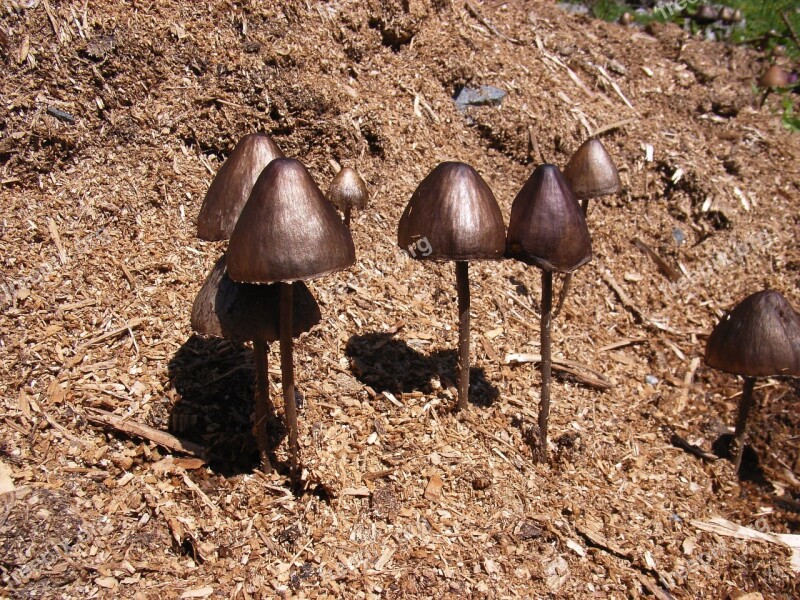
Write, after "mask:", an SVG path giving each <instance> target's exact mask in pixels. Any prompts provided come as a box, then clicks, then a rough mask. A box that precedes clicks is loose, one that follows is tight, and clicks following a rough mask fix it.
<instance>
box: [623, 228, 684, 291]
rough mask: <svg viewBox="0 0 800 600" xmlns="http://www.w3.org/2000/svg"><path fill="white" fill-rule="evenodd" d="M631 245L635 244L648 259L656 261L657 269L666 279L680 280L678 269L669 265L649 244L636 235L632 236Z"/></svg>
mask: <svg viewBox="0 0 800 600" xmlns="http://www.w3.org/2000/svg"><path fill="white" fill-rule="evenodd" d="M633 245H634V246H636V247H637V248H638V249H639V250H641V251H642V252H644V253H645V254H646V255H647V256H649V257H650V259H651V260H652V261H653V262H654V263H656V265H657V266H658V268H659V270H660V271H661V272H662V273H663V274H664V275H666V276H667V279H669V280H670V281H672V282H673V283H674V282H677V281H680V280H681V278H682V277H683V275H681V273H680V271H678V270H677V269H676V268H675V267H673V266H672V265H670V264H669V263H668V262H667V261H666V260H664V259H663V258H661V256H659V254H658V253H657V252H656V251H655V250H653V249H652V248H651V247H650V246H648V245H647V244H645V243H644V242H643V241H642V240H640V239H639V238H638V237H635V238H633Z"/></svg>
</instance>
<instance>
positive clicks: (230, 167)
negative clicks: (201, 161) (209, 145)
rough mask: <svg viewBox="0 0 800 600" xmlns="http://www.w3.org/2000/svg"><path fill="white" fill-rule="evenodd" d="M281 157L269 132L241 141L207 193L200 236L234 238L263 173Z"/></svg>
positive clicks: (201, 208)
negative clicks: (271, 163) (242, 215)
mask: <svg viewBox="0 0 800 600" xmlns="http://www.w3.org/2000/svg"><path fill="white" fill-rule="evenodd" d="M282 156H283V152H281V151H280V149H279V148H278V146H277V145H276V144H275V142H274V141H272V138H271V137H269V136H268V135H267V134H266V133H251V134H248V135H246V136H244V137H243V138H242V139H240V140H239V142H238V143H237V144H236V147H235V148H234V149H233V151H232V152H231V154H230V156H228V159H227V160H226V161H225V162H224V163H223V165H222V167H220V169H219V171H218V172H217V174H216V176H215V177H214V180H213V181H212V182H211V185H210V186H209V188H208V191H207V192H206V196H205V198H204V199H203V204H202V206H201V207H200V214H199V216H198V217H197V237H199V238H200V239H202V240H206V241H209V242H215V241H218V240H226V239H228V238H229V237H231V234H232V233H233V228H234V226H235V225H236V221H237V220H238V219H239V213H241V212H242V208H243V207H244V205H245V203H246V202H247V198H248V197H249V196H250V191H251V190H252V189H253V185H254V184H255V182H256V179H258V176H259V175H260V174H261V171H263V170H264V167H266V166H267V165H268V164H269V162H270V161H271V160H273V159H275V158H280V157H282Z"/></svg>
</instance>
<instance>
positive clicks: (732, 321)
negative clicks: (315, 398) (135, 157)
mask: <svg viewBox="0 0 800 600" xmlns="http://www.w3.org/2000/svg"><path fill="white" fill-rule="evenodd" d="M621 190H622V184H621V181H620V177H619V173H618V171H617V168H616V167H615V166H614V163H613V160H612V159H611V156H610V155H609V153H608V151H607V150H606V148H605V147H604V146H603V144H602V143H601V142H600V141H599V140H598V139H596V138H591V139H589V140H587V141H586V142H584V143H583V144H582V145H581V146H580V147H579V148H578V149H577V151H576V152H575V153H574V155H573V156H572V157H571V159H570V160H569V162H568V163H567V165H566V166H565V169H564V172H563V174H562V172H561V171H560V170H559V168H558V167H557V166H556V165H553V164H542V165H539V166H537V167H536V168H535V169H534V170H533V172H532V173H531V175H530V176H529V178H528V179H527V181H526V182H525V183H524V185H523V186H522V187H521V189H520V190H519V192H518V193H517V194H516V196H515V198H514V200H513V203H512V205H511V213H510V219H509V222H508V228H507V229H506V225H505V222H504V220H503V215H502V212H501V210H500V206H499V205H498V203H497V200H496V199H495V196H494V194H493V193H492V190H491V189H490V187H489V185H488V184H487V183H486V181H484V179H483V178H482V177H481V175H480V174H479V173H478V172H477V171H476V170H475V169H474V168H473V167H471V166H470V165H467V164H465V163H462V162H443V163H440V164H438V165H437V166H436V167H435V168H434V169H433V170H431V171H430V172H429V173H428V175H427V176H426V177H425V178H424V179H423V180H422V181H421V182H420V183H419V185H418V186H417V187H416V189H415V190H414V192H413V193H412V195H411V197H410V200H409V202H408V204H407V205H406V207H405V210H404V211H403V213H402V216H401V217H400V220H399V223H398V229H397V243H398V245H399V247H400V248H401V249H403V250H405V251H406V252H407V253H408V255H410V256H411V257H412V258H414V259H418V260H423V261H453V262H454V263H455V276H456V292H457V308H458V337H459V340H458V354H457V355H458V361H457V394H458V397H457V403H456V405H455V407H454V408H455V410H459V411H463V410H464V409H466V408H467V407H468V403H469V389H470V387H469V386H470V321H471V319H470V286H469V263H470V261H474V260H495V261H496V260H502V259H514V260H518V261H520V262H522V263H524V264H526V265H531V266H535V267H537V268H539V269H540V270H541V288H542V292H541V294H542V296H541V330H540V333H541V358H540V360H539V363H540V372H541V382H540V385H541V395H540V403H539V413H538V421H537V425H538V436H537V440H536V443H535V444H534V446H535V448H534V456H535V457H536V458H537V459H538V460H541V461H547V459H548V424H549V412H550V399H551V395H550V386H551V371H552V342H551V325H552V319H553V315H554V312H553V274H554V273H563V274H565V281H564V285H563V286H562V290H561V298H560V301H559V304H558V307H557V308H556V311H555V314H557V312H558V308H560V306H561V304H563V301H564V298H565V297H566V294H567V290H568V289H569V282H570V278H571V276H572V274H573V273H574V272H575V271H576V270H577V269H579V268H580V267H581V266H583V265H585V264H587V263H588V262H589V261H590V260H591V259H592V242H591V237H590V234H589V228H588V225H587V220H586V215H587V212H588V202H589V200H590V199H591V198H597V197H600V196H606V195H611V194H618V193H620V192H621ZM368 197H369V194H368V192H367V189H366V185H365V183H364V180H363V179H362V178H361V176H360V175H359V174H358V172H357V171H355V169H352V168H348V167H345V168H343V169H341V170H340V171H339V172H338V173H337V175H336V176H335V177H334V179H333V181H332V182H331V184H330V188H329V190H328V194H327V199H326V197H325V196H323V194H322V192H321V191H320V189H319V188H318V187H317V185H316V183H315V182H314V180H313V179H312V177H311V175H310V174H309V172H308V171H307V170H306V168H305V167H304V166H303V164H302V163H301V162H300V161H298V160H296V159H291V158H284V157H283V155H282V153H281V152H280V150H279V149H278V148H277V146H276V145H275V144H274V142H273V141H272V140H271V139H270V138H269V136H267V135H266V134H253V135H249V136H245V137H244V138H243V139H242V140H241V141H240V142H239V144H237V146H236V148H235V149H234V151H233V152H232V154H231V156H230V157H229V159H228V160H227V161H226V162H225V164H224V165H223V166H222V168H221V169H220V171H219V173H218V175H217V176H216V178H215V179H214V181H213V182H212V184H211V187H210V188H209V191H208V194H207V195H206V198H205V200H204V203H203V206H202V208H201V210H200V216H199V218H198V235H199V236H200V237H201V238H203V239H207V240H223V239H228V238H230V242H229V247H228V250H227V253H226V254H225V255H223V256H222V257H220V258H219V259H218V260H217V262H216V264H215V266H214V268H213V269H212V271H211V273H210V274H209V275H208V277H207V279H206V281H205V283H204V284H203V286H202V288H201V289H200V292H199V293H198V295H197V298H196V299H195V302H194V306H193V308H192V327H193V328H194V329H195V331H197V332H198V333H201V334H203V335H210V336H218V337H226V338H230V339H233V340H239V341H250V342H252V343H253V351H254V357H255V364H256V410H255V433H256V439H257V442H258V449H259V454H260V458H261V466H262V469H264V470H269V469H271V468H272V462H273V454H272V452H271V446H270V439H269V431H270V430H273V429H274V425H275V422H276V419H277V416H276V410H275V407H274V405H273V403H272V402H271V400H270V398H269V394H268V386H267V350H268V345H269V343H271V342H274V341H276V340H278V341H280V352H281V382H282V389H283V406H284V412H285V419H286V426H287V429H288V448H289V452H288V453H289V471H290V476H291V480H292V482H293V483H294V484H295V485H298V484H299V483H300V479H301V477H300V461H299V441H298V426H297V407H296V399H295V390H294V367H293V338H294V337H297V336H299V335H300V334H302V333H304V332H307V331H309V330H310V329H311V328H312V327H313V326H314V325H315V324H317V323H318V322H319V321H320V318H321V315H320V310H319V306H318V305H317V303H316V301H315V299H314V297H313V295H312V294H311V291H310V290H309V289H308V287H307V286H306V285H305V283H303V282H304V281H306V280H309V279H316V278H318V277H322V276H324V275H327V274H330V273H333V272H336V271H339V270H342V269H346V268H348V267H349V266H351V265H353V264H354V262H355V248H354V244H353V239H352V236H351V234H350V230H349V225H350V220H351V213H352V210H353V209H359V210H361V209H363V208H365V207H366V203H367V200H368ZM334 207H336V208H338V209H340V210H341V211H342V212H343V215H344V218H343V219H340V218H339V216H338V215H337V212H336V210H335V208H334ZM705 359H706V363H707V364H708V365H709V366H711V367H714V368H718V369H721V370H724V371H727V372H730V373H735V374H737V375H741V376H743V377H744V378H745V379H744V391H743V394H742V400H741V403H740V406H739V415H738V418H737V421H736V433H735V443H736V445H735V449H736V459H735V464H736V468H737V470H738V469H739V467H740V464H741V459H742V449H743V446H744V440H745V436H746V430H747V423H748V419H749V415H750V413H751V412H752V407H753V404H754V401H753V390H754V380H755V378H756V377H764V376H800V315H798V313H797V312H796V311H794V309H793V308H792V307H791V306H790V305H789V304H788V302H787V301H786V300H785V299H784V298H783V296H781V295H780V294H779V293H778V292H775V291H772V290H767V291H764V292H759V293H756V294H753V295H752V296H749V297H748V298H746V299H745V300H744V301H742V302H741V303H740V304H739V305H738V306H737V307H736V308H734V309H733V310H732V311H731V313H730V314H728V315H727V316H726V317H724V318H723V319H722V321H720V323H719V324H718V325H717V327H716V328H715V329H714V331H713V332H712V333H711V336H710V337H709V338H708V345H707V348H706V353H705Z"/></svg>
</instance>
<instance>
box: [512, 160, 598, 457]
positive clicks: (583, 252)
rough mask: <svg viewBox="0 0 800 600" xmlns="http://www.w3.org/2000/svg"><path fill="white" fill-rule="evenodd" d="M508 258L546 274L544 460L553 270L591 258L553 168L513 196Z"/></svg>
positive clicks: (574, 207)
mask: <svg viewBox="0 0 800 600" xmlns="http://www.w3.org/2000/svg"><path fill="white" fill-rule="evenodd" d="M506 256H508V257H509V258H515V259H517V260H520V261H522V262H524V263H526V264H529V265H534V266H536V267H539V268H540V269H541V270H542V316H541V319H542V320H541V335H542V351H541V354H542V361H541V371H542V395H541V401H540V404H539V457H538V458H539V459H540V460H542V461H546V460H547V424H548V420H549V415H550V375H551V369H552V359H551V342H550V324H551V311H552V304H553V272H560V273H570V272H572V271H574V270H576V269H578V268H579V267H581V266H582V265H584V264H586V263H587V262H589V261H590V260H591V258H592V242H591V239H590V237H589V228H588V227H587V226H586V219H585V218H584V215H583V211H582V210H581V207H580V205H579V204H578V201H577V199H576V198H575V194H573V192H572V190H571V189H570V187H569V185H568V184H567V182H566V181H565V180H564V177H563V176H562V175H561V172H560V171H559V170H558V167H556V166H555V165H539V166H538V167H537V168H536V170H535V171H534V172H533V174H532V175H531V176H530V178H529V179H528V181H527V182H525V185H524V186H522V189H521V190H520V191H519V193H518V194H517V196H516V198H514V203H513V204H512V206H511V220H510V221H509V224H508V237H507V240H506Z"/></svg>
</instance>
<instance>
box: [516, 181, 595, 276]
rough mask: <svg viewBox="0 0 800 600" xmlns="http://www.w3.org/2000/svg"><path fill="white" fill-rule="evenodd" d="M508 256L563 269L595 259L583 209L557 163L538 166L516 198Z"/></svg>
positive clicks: (562, 270)
mask: <svg viewBox="0 0 800 600" xmlns="http://www.w3.org/2000/svg"><path fill="white" fill-rule="evenodd" d="M506 256H508V257H509V258H515V259H517V260H521V261H522V262H524V263H527V264H529V265H535V266H537V267H539V268H540V269H544V270H546V271H560V272H569V271H574V270H575V269H577V268H578V267H580V266H582V265H584V264H586V263H587V262H589V261H590V260H591V259H592V241H591V239H590V237H589V228H588V227H587V226H586V219H585V218H584V216H583V210H582V209H581V207H580V204H578V201H577V200H576V199H575V195H574V194H573V193H572V190H571V189H570V187H569V185H568V184H567V182H566V181H565V180H564V177H563V176H562V175H561V172H560V171H559V170H558V167H556V166H555V165H539V166H538V167H536V170H535V171H534V172H533V174H532V175H531V176H530V178H528V181H526V182H525V185H524V186H522V189H521V190H520V191H519V193H518V194H517V197H516V198H514V203H513V204H512V205H511V220H510V222H509V224H508V239H507V241H506Z"/></svg>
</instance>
